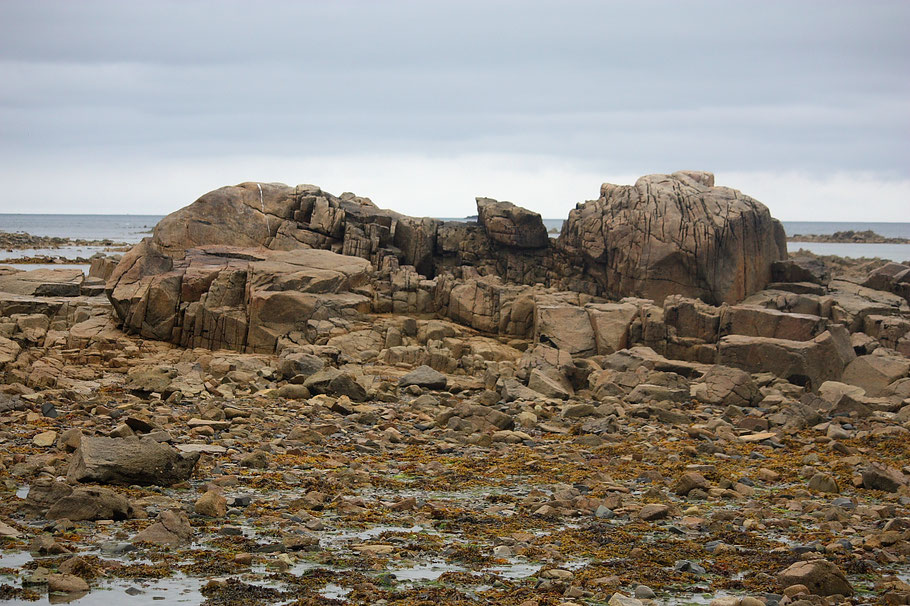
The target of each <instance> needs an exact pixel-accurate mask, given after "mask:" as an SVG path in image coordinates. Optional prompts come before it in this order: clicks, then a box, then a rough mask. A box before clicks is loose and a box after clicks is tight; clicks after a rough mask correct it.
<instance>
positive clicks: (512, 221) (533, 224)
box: [477, 198, 550, 248]
mask: <svg viewBox="0 0 910 606" xmlns="http://www.w3.org/2000/svg"><path fill="white" fill-rule="evenodd" d="M477 218H478V221H479V222H480V224H481V225H483V228H484V230H485V231H486V232H487V236H489V238H490V240H492V241H493V242H496V243H498V244H505V245H506V246H515V247H517V248H543V247H545V246H547V245H548V244H549V243H550V237H549V236H548V235H547V228H546V227H544V224H543V220H542V219H541V218H540V215H539V214H537V213H535V212H532V211H530V210H527V209H524V208H521V207H520V206H515V205H514V204H512V203H511V202H498V201H496V200H492V199H490V198H477Z"/></svg>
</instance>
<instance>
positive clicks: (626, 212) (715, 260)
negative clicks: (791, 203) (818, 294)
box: [559, 172, 787, 303]
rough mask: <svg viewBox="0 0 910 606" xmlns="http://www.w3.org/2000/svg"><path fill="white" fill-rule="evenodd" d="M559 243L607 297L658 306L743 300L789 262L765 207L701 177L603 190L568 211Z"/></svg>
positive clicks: (659, 178) (655, 179)
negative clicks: (668, 301) (671, 299)
mask: <svg viewBox="0 0 910 606" xmlns="http://www.w3.org/2000/svg"><path fill="white" fill-rule="evenodd" d="M559 244H560V246H561V247H562V248H563V249H564V250H566V251H567V252H568V253H570V254H571V255H572V257H573V258H574V259H575V260H576V261H577V262H578V263H579V264H581V265H583V267H584V270H585V275H586V276H589V277H591V278H593V279H594V280H595V281H596V282H597V283H598V284H599V285H600V286H601V288H600V290H601V291H602V292H604V293H607V294H610V295H613V296H616V297H622V296H629V295H635V296H641V297H646V298H649V299H654V300H656V301H658V302H660V301H663V299H664V298H665V297H667V296H669V295H672V294H680V295H685V296H689V297H698V298H700V299H703V300H705V301H707V302H710V303H736V302H739V301H741V300H742V299H744V298H745V297H747V296H748V295H749V294H751V293H753V292H755V291H757V290H761V289H762V288H764V287H765V285H766V284H768V282H770V280H771V264H772V262H774V261H777V260H781V259H785V258H786V257H787V244H786V235H785V234H784V229H783V226H782V225H781V224H780V222H779V221H777V220H775V219H773V218H772V217H771V214H770V213H769V212H768V209H767V208H766V207H765V206H764V205H763V204H762V203H761V202H758V201H757V200H754V199H752V198H750V197H748V196H745V195H743V194H742V193H740V192H738V191H736V190H735V189H730V188H728V187H715V186H714V175H712V174H710V173H701V172H677V173H673V174H672V175H649V176H647V177H642V178H641V179H639V180H638V181H637V182H636V183H635V185H631V186H627V185H612V184H609V183H606V184H604V185H603V187H602V188H601V191H600V198H598V199H597V200H594V201H591V202H585V203H584V204H580V205H578V207H577V208H576V209H575V210H573V211H571V212H570V213H569V218H568V220H567V221H566V224H565V226H564V227H563V230H562V234H561V235H560V236H559Z"/></svg>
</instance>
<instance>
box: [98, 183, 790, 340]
mask: <svg viewBox="0 0 910 606" xmlns="http://www.w3.org/2000/svg"><path fill="white" fill-rule="evenodd" d="M477 210H478V222H477V223H470V222H443V221H440V220H438V219H428V218H412V217H405V216H402V215H399V214H397V213H394V212H392V211H388V210H383V209H380V208H377V207H376V206H375V205H374V204H373V203H372V202H371V201H370V200H369V199H368V198H360V197H357V196H354V195H353V194H349V193H346V194H342V195H341V196H337V197H336V196H333V195H331V194H329V193H327V192H324V191H322V190H321V189H320V188H318V187H316V186H313V185H298V186H296V187H289V186H286V185H282V184H278V183H242V184H240V185H237V186H233V187H223V188H221V189H218V190H215V191H213V192H210V193H208V194H206V195H204V196H202V197H201V198H199V199H198V200H197V201H196V202H194V203H193V204H191V205H189V206H187V207H185V208H183V209H181V210H179V211H177V212H175V213H172V214H171V215H168V216H167V217H165V218H164V219H162V220H161V222H160V223H159V224H158V225H157V226H156V227H155V230H154V233H153V236H152V237H151V238H149V239H146V240H145V241H143V242H142V243H141V244H139V245H137V246H136V247H134V248H133V249H132V250H130V251H129V252H128V253H126V254H125V255H124V256H123V258H122V259H121V260H120V262H119V264H118V265H117V267H116V268H115V269H113V271H110V277H109V279H108V282H107V292H108V294H109V297H110V299H111V301H112V303H113V304H114V308H115V310H116V311H117V314H118V316H119V317H120V318H121V320H122V322H123V326H124V328H125V329H126V330H128V331H130V332H133V333H137V334H140V335H142V336H145V337H148V338H153V339H157V340H163V341H170V342H172V343H176V344H179V345H183V346H185V347H207V348H211V349H218V348H229V349H235V350H240V351H250V352H265V353H269V352H272V351H274V350H275V348H276V346H277V341H278V339H279V338H280V337H282V336H283V335H286V334H289V333H293V332H299V333H306V332H307V331H308V330H309V329H310V328H311V323H312V322H321V321H328V320H329V319H331V318H351V317H356V315H357V314H362V313H369V312H374V313H387V312H393V313H439V314H441V315H444V316H447V317H449V318H452V319H455V320H457V321H459V322H462V323H464V324H466V325H469V326H472V327H474V328H476V329H478V330H482V331H485V332H494V333H505V334H515V335H520V336H525V335H527V334H529V333H530V332H531V330H533V326H535V322H537V321H538V320H535V316H534V314H533V313H532V307H533V305H531V301H532V300H533V296H534V295H529V291H528V288H527V287H528V286H529V285H535V287H536V288H544V289H553V290H557V291H571V292H574V293H580V294H583V295H585V296H600V295H608V296H624V295H636V296H637V295H644V296H648V297H650V298H652V299H656V300H657V302H658V303H660V302H661V301H663V299H664V298H665V297H666V296H667V295H669V294H671V293H680V294H684V295H687V296H693V297H701V298H702V299H704V300H706V301H709V302H720V301H725V302H733V301H737V300H739V299H741V298H743V297H745V296H746V295H748V294H751V293H752V292H754V291H755V290H758V289H760V288H762V287H763V286H764V285H765V284H766V283H767V282H768V280H769V279H770V264H771V263H772V262H773V261H776V260H778V259H779V258H780V257H781V255H782V254H783V253H782V251H783V250H784V249H783V248H781V246H782V244H781V242H782V240H781V239H780V238H778V236H779V235H780V234H782V232H780V233H778V232H779V231H780V226H779V224H778V223H777V222H776V221H774V220H773V219H771V217H770V215H769V214H768V211H767V209H766V208H765V207H764V206H762V205H761V204H760V203H758V202H756V201H755V200H752V199H751V198H748V197H746V196H743V195H742V194H740V193H739V192H736V191H735V190H731V189H727V188H715V187H713V177H712V176H711V175H709V174H708V173H675V174H673V175H670V176H666V175H654V176H651V177H643V178H642V179H640V180H639V182H638V183H637V184H636V185H635V186H633V187H626V188H619V187H615V186H604V188H603V195H602V197H601V199H600V200H598V201H595V202H591V203H586V204H584V205H581V206H580V207H579V208H578V209H577V210H575V211H572V214H571V215H570V217H569V221H567V223H566V227H565V229H564V231H563V234H562V235H561V236H560V238H559V239H558V241H556V242H555V243H554V242H553V241H551V240H550V239H549V237H548V236H547V233H546V229H545V227H544V225H543V222H542V220H541V218H540V215H539V214H537V213H533V212H531V211H528V210H526V209H523V208H520V207H518V206H515V205H514V204H512V203H510V202H499V201H496V200H492V199H489V198H478V199H477ZM100 271H101V269H100V268H99V272H100ZM102 273H104V274H105V275H106V274H107V273H108V271H107V270H105V271H104V272H102ZM534 292H536V291H534ZM589 302H594V301H593V300H592V299H589ZM598 302H601V301H598ZM615 312H616V310H610V313H611V314H613V313H615ZM630 313H631V311H630V310H629V309H626V311H625V312H623V314H620V315H623V317H626V318H627V317H628V316H629V314H630ZM587 315H589V316H591V318H592V319H594V317H595V316H597V321H596V322H595V324H596V325H597V326H598V331H599V333H603V334H601V335H600V336H599V337H595V339H599V341H598V340H595V342H593V343H585V344H583V345H582V346H581V347H582V348H581V349H578V350H577V352H578V353H582V352H590V353H593V352H595V351H597V352H607V351H614V350H615V349H617V348H618V347H620V346H623V344H624V343H625V342H626V340H627V338H626V336H625V333H626V330H625V328H624V326H623V324H624V323H627V322H628V320H622V319H620V320H619V324H617V325H615V326H613V327H608V326H607V325H606V324H604V321H605V316H604V315H603V314H596V313H594V312H588V314H587ZM578 319H580V320H581V319H583V318H581V316H579V317H578ZM606 321H607V322H610V323H612V322H613V320H606ZM579 328H580V329H581V328H583V327H581V326H579ZM605 331H607V332H610V334H609V335H607V333H606V332H605Z"/></svg>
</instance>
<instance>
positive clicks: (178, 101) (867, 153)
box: [0, 0, 910, 229]
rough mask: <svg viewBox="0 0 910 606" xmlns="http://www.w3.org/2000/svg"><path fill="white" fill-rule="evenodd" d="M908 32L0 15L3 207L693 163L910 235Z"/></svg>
mask: <svg viewBox="0 0 910 606" xmlns="http://www.w3.org/2000/svg"><path fill="white" fill-rule="evenodd" d="M908 27H910V2H905V1H903V0H895V1H886V0H866V1H855V2H844V1H842V0H821V1H810V0H800V1H793V0H787V1H775V0H761V1H757V0H756V1H754V2H730V1H729V0H718V1H702V0H690V1H686V2H679V1H678V0H670V1H651V0H629V1H623V2H619V1H587V0H555V1H549V0H514V1H498V0H485V1H481V2H475V1H473V0H458V1H451V2H442V1H431V0H420V1H401V0H384V1H382V2H377V1H375V0H362V1H353V0H333V1H331V2H326V1H324V0H319V1H297V2H280V1H275V0H272V1H269V0H262V1H258V2H248V1H237V0H180V1H166V0H155V1H150V2H123V1H122V0H79V1H78V2H74V1H72V0H62V1H49V0H21V1H20V0H3V1H2V2H0V182H2V183H3V186H2V187H0V213H15V212H35V213H118V214H119V213H135V214H165V213H168V212H171V211H173V210H176V209H177V208H180V207H182V206H184V205H186V204H189V203H190V202H192V201H193V200H195V199H196V198H197V197H199V196H200V195H202V194H203V193H205V192H207V191H210V190H212V189H215V188H217V187H220V186H222V185H228V184H235V183H240V182H243V181H269V182H271V181H279V182H284V183H288V184H297V183H313V184H316V185H319V186H321V187H322V188H323V189H325V190H326V191H329V192H332V193H335V194H340V193H341V192H343V191H353V192H355V193H356V194H358V195H362V196H368V197H370V198H371V199H372V200H373V201H374V202H375V203H376V204H378V205H379V206H381V207H383V208H391V209H394V210H397V211H400V212H404V213H406V214H412V215H422V216H439V217H460V216H465V215H469V214H473V213H474V212H475V205H474V198H475V196H488V197H492V198H497V199H504V200H510V201H512V202H515V203H516V204H519V205H521V206H525V207H527V208H530V209H533V210H535V211H537V212H540V213H541V214H542V215H543V216H544V217H551V218H559V217H565V216H566V214H567V213H568V211H569V210H570V209H572V208H574V206H575V204H576V203H577V202H583V201H585V200H588V199H593V198H596V197H597V196H598V192H599V189H600V184H601V183H603V182H612V183H621V184H628V183H633V182H634V181H635V179H637V178H638V177H639V176H641V175H645V174H652V173H669V172H673V171H676V170H689V169H694V170H708V171H711V172H714V173H715V175H716V181H717V184H718V185H726V186H730V187H733V188H736V189H739V190H741V191H743V192H744V193H746V194H748V195H751V196H753V197H755V198H757V199H759V200H761V201H762V202H764V203H765V204H766V205H767V206H768V207H769V208H770V209H771V212H772V214H773V215H774V216H776V217H778V218H780V219H782V220H790V221H798V220H803V221H811V220H818V221H838V220H840V221H910V212H908V211H910V36H907V35H906V32H907V31H908ZM0 229H2V219H0Z"/></svg>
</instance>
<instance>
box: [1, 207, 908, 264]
mask: <svg viewBox="0 0 910 606" xmlns="http://www.w3.org/2000/svg"><path fill="white" fill-rule="evenodd" d="M161 218H162V216H161V215H39V214H0V231H6V232H17V231H21V232H27V233H30V234H32V235H36V236H53V237H61V238H67V237H68V238H80V239H86V240H104V239H108V240H113V241H115V242H126V243H129V244H135V243H136V242H139V240H141V239H142V238H144V237H146V236H148V235H150V234H151V230H152V228H153V227H154V226H155V224H157V223H158V221H159V220H161ZM443 220H446V221H468V220H473V218H465V217H458V218H443ZM563 221H564V219H544V220H543V222H544V226H545V227H546V228H547V230H548V231H550V235H551V237H556V236H557V235H558V233H559V230H561V229H562V224H563ZM783 224H784V229H785V230H786V232H787V234H818V235H823V234H833V233H834V232H837V231H846V230H851V229H852V230H853V231H865V230H867V229H871V230H872V231H874V232H875V233H877V234H880V235H882V236H885V237H889V238H910V223H871V222H863V221H856V222H831V221H784V222H783ZM800 248H802V249H805V250H809V251H811V252H814V253H816V254H820V255H838V256H842V257H854V258H858V257H880V258H883V259H890V260H892V261H898V262H901V261H910V244H836V243H826V242H789V243H788V249H789V250H790V251H796V250H799V249H800ZM104 250H105V249H103V248H95V247H65V248H60V249H53V250H31V251H27V252H26V251H13V252H0V260H9V261H11V262H12V263H11V264H13V265H15V261H14V260H15V258H17V257H21V256H25V255H28V256H34V255H41V254H46V255H49V256H59V257H64V258H67V259H74V258H76V257H86V258H87V257H90V256H91V255H93V254H94V253H96V252H99V251H104ZM17 267H22V268H25V269H29V268H30V269H35V268H36V267H37V266H34V265H32V266H29V265H17ZM53 267H58V265H54V266H53Z"/></svg>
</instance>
